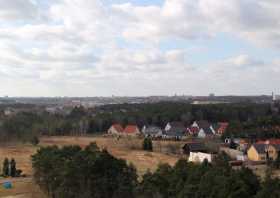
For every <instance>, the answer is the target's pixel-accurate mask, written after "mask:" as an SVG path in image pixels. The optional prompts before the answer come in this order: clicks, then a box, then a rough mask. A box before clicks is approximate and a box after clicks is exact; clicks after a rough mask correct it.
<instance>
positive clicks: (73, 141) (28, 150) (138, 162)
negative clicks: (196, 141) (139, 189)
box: [0, 137, 183, 198]
mask: <svg viewBox="0 0 280 198" xmlns="http://www.w3.org/2000/svg"><path fill="white" fill-rule="evenodd" d="M90 142H96V143H97V145H98V146H99V147H100V148H102V149H103V148H104V149H105V148H106V149H107V150H108V151H109V152H110V153H111V154H112V155H114V156H115V157H117V158H121V159H125V160H127V161H128V162H129V163H133V164H134V165H135V167H136V168H137V171H138V173H139V174H140V175H143V174H144V173H145V172H146V171H147V170H151V171H153V170H155V169H156V167H157V166H158V164H160V163H168V164H170V165H174V164H175V163H176V161H177V160H178V158H179V156H177V155H167V154H163V153H160V151H161V152H164V150H166V148H168V147H170V145H171V147H172V150H174V151H175V150H176V149H179V148H180V147H181V145H182V144H183V143H182V142H155V143H154V150H155V151H156V152H145V151H142V150H141V147H142V146H141V145H142V140H141V139H136V138H121V139H116V138H109V137H43V138H41V140H40V144H39V146H32V145H30V144H13V145H4V146H0V163H2V161H3V160H4V158H5V157H8V158H9V159H10V158H14V159H15V160H16V162H17V168H18V169H21V170H22V171H23V174H26V175H27V178H19V179H12V180H11V179H9V181H12V182H13V185H14V188H13V189H11V190H5V189H3V188H2V186H1V187H0V197H6V196H8V195H9V196H11V195H13V196H15V195H17V198H27V197H34V198H43V195H42V194H40V191H39V189H38V187H37V186H36V185H35V184H34V183H33V182H32V164H31V155H33V154H34V153H36V150H37V149H38V148H40V146H50V145H58V146H65V145H80V146H81V147H85V146H87V145H88V144H89V143H90ZM1 165H2V164H1ZM3 182H4V180H3V179H0V184H1V183H3ZM18 195H20V196H19V197H18Z"/></svg>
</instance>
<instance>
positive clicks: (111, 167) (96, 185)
mask: <svg viewBox="0 0 280 198" xmlns="http://www.w3.org/2000/svg"><path fill="white" fill-rule="evenodd" d="M32 165H33V168H34V178H35V181H36V182H37V184H39V186H40V187H41V189H42V190H43V191H45V192H46V193H47V194H48V195H49V196H50V197H59V198H121V197H123V198H133V197H134V189H135V188H136V184H137V175H136V170H135V168H134V167H133V166H132V165H127V163H126V162H125V161H124V160H121V159H116V158H115V157H113V156H112V155H110V154H109V153H108V152H107V151H106V150H100V149H99V148H98V147H97V146H96V144H95V143H92V144H90V145H89V146H87V147H86V148H85V149H81V148H80V147H79V146H67V147H63V148H58V147H56V146H54V147H45V148H41V149H39V150H38V151H37V153H36V154H35V155H34V156H32ZM54 178H55V179H54Z"/></svg>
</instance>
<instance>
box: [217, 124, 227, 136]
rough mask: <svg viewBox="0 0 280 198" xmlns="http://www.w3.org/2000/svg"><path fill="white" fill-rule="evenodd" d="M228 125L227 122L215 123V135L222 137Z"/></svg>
mask: <svg viewBox="0 0 280 198" xmlns="http://www.w3.org/2000/svg"><path fill="white" fill-rule="evenodd" d="M228 125H229V123H228V122H219V123H217V125H216V127H214V128H215V132H216V134H217V135H223V134H224V133H225V132H226V130H227V128H228Z"/></svg>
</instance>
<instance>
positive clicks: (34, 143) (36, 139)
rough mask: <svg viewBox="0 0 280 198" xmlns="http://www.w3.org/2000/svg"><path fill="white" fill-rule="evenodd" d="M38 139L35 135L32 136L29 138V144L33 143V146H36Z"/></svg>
mask: <svg viewBox="0 0 280 198" xmlns="http://www.w3.org/2000/svg"><path fill="white" fill-rule="evenodd" d="M39 142H40V140H39V138H38V137H37V136H33V137H32V139H31V144H33V145H34V146H37V145H38V144H39Z"/></svg>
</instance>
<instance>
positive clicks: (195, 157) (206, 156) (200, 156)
mask: <svg viewBox="0 0 280 198" xmlns="http://www.w3.org/2000/svg"><path fill="white" fill-rule="evenodd" d="M205 160H207V161H208V162H209V163H211V162H212V161H213V155H212V154H210V153H202V152H190V156H189V162H194V163H202V162H204V161H205Z"/></svg>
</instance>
